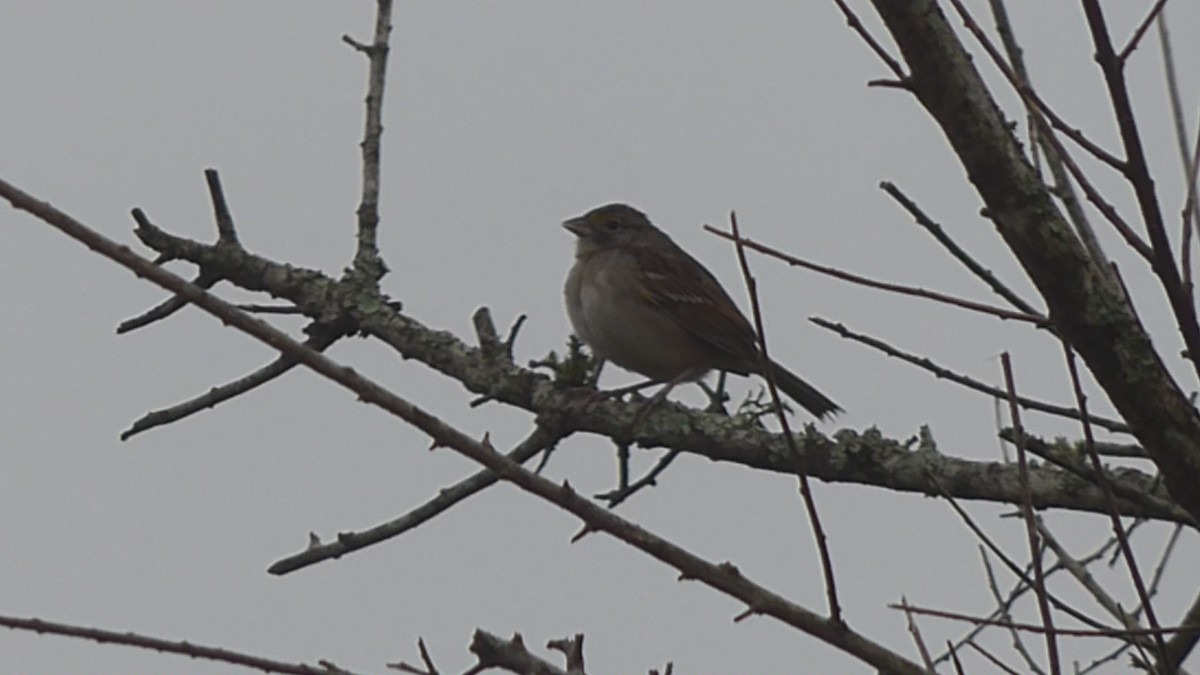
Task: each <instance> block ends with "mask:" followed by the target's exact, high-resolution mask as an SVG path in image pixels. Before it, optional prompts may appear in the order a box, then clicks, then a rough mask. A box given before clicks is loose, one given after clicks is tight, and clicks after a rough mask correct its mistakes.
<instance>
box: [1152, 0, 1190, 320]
mask: <svg viewBox="0 0 1200 675" xmlns="http://www.w3.org/2000/svg"><path fill="white" fill-rule="evenodd" d="M1155 24H1156V25H1157V26H1158V45H1159V52H1160V53H1161V55H1162V62H1163V75H1164V76H1165V77H1166V80H1167V100H1168V101H1169V102H1170V105H1171V124H1172V126H1173V127H1174V129H1175V143H1176V145H1177V147H1178V149H1179V162H1180V164H1181V165H1182V166H1183V175H1184V176H1186V177H1187V188H1186V192H1187V195H1188V198H1187V199H1186V200H1185V202H1184V210H1183V237H1182V240H1183V242H1182V244H1181V245H1180V248H1181V251H1180V253H1179V257H1180V265H1179V266H1180V268H1182V270H1183V285H1184V287H1185V288H1186V290H1187V292H1188V297H1189V298H1192V297H1194V295H1193V294H1194V291H1195V285H1194V284H1193V282H1192V245H1193V242H1194V240H1195V238H1194V227H1200V205H1198V204H1197V203H1196V165H1197V164H1198V163H1200V161H1198V160H1200V134H1197V142H1196V149H1195V151H1193V152H1191V153H1189V152H1188V147H1189V146H1190V145H1191V144H1190V143H1189V142H1188V132H1187V125H1186V124H1185V123H1184V118H1183V102H1182V101H1181V97H1180V94H1179V78H1178V77H1177V76H1176V74H1175V54H1174V52H1173V50H1172V49H1171V32H1170V30H1168V28H1167V12H1166V10H1165V9H1163V10H1161V11H1159V13H1158V16H1157V18H1156V20H1155Z"/></svg>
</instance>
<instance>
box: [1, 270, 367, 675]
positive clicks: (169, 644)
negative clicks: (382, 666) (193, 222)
mask: <svg viewBox="0 0 1200 675" xmlns="http://www.w3.org/2000/svg"><path fill="white" fill-rule="evenodd" d="M181 281H182V280H181ZM0 626H5V627H7V628H13V629H16V630H26V631H32V632H34V633H48V634H51V635H62V636H65V637H74V638H83V639H84V640H92V641H94V642H98V643H100V644H114V645H123V646H126V647H136V648H138V649H148V650H151V651H156V652H163V653H166V654H179V655H181V656H187V657H188V658H193V659H205V660H208V661H217V662H220V663H229V664H232V665H236V666H242V667H245V668H253V669H255V670H261V671H263V672H267V673H288V674H291V675H353V674H352V673H351V672H350V671H348V670H342V669H341V668H338V667H336V666H334V665H333V664H331V663H329V662H326V661H322V662H321V665H320V666H310V665H308V664H304V663H287V662H285V661H275V660H273V659H267V658H263V657H261V656H253V655H250V654H245V653H243V652H235V651H232V650H229V649H222V648H220V647H205V646H204V645H198V644H193V643H191V642H187V641H180V640H164V639H162V638H155V637H150V636H147V635H139V634H137V633H130V632H120V633H118V632H116V631H111V630H102V629H100V628H88V627H86V626H74V625H71V624H66V623H58V622H55V621H43V620H41V619H22V618H19V617H13V616H0Z"/></svg>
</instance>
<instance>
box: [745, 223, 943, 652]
mask: <svg viewBox="0 0 1200 675" xmlns="http://www.w3.org/2000/svg"><path fill="white" fill-rule="evenodd" d="M729 230H730V232H729V233H730V234H731V235H732V237H733V244H734V248H735V249H736V250H737V258H738V265H739V266H740V267H741V269H742V278H743V279H745V281H746V289H747V290H748V291H749V292H750V307H751V309H752V310H753V313H754V330H755V332H756V333H757V334H758V352H759V358H760V359H762V371H763V372H764V373H766V376H767V388H768V390H770V392H771V402H772V403H773V404H774V407H775V414H776V417H778V419H779V426H780V428H781V429H782V430H783V439H784V441H786V442H787V444H788V450H789V452H788V456H789V457H791V458H792V459H793V460H794V461H795V462H796V476H797V477H798V478H799V482H800V497H801V499H803V501H804V510H805V512H806V513H807V514H808V522H809V523H810V524H811V525H812V531H813V538H814V539H816V541H817V553H818V555H819V556H820V559H821V571H822V573H823V574H824V576H825V596H826V600H827V601H828V603H829V616H830V618H831V619H833V621H834V622H835V623H841V622H842V606H841V603H840V602H838V593H837V581H836V580H835V579H834V575H833V557H832V556H830V555H829V542H828V541H827V539H826V537H825V528H824V527H822V526H821V518H820V516H819V515H818V514H817V502H816V499H815V498H814V497H813V494H812V490H811V489H810V488H809V485H808V475H807V473H806V471H805V467H804V462H803V457H804V456H803V455H802V454H800V450H799V449H798V448H797V447H796V438H795V436H793V435H792V428H791V425H789V424H788V420H787V415H786V414H784V412H783V401H782V400H780V398H779V388H778V387H777V386H776V384H775V366H774V364H773V363H772V361H771V357H770V354H769V353H768V352H767V333H766V329H765V328H764V327H763V320H762V308H761V307H760V306H759V302H758V282H756V281H755V280H754V275H752V274H751V273H750V262H749V261H748V260H746V240H745V239H743V238H742V235H741V233H740V232H738V224H737V214H735V213H733V212H732V211H731V212H730V213H729ZM926 657H928V655H926Z"/></svg>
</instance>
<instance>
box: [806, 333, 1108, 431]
mask: <svg viewBox="0 0 1200 675" xmlns="http://www.w3.org/2000/svg"><path fill="white" fill-rule="evenodd" d="M808 320H809V321H811V322H813V323H815V324H816V325H818V326H820V327H821V328H824V329H826V330H830V331H833V332H834V333H837V334H838V335H840V336H842V337H844V338H847V339H850V340H854V341H855V342H861V343H862V344H864V345H867V346H868V347H873V348H875V349H878V350H879V351H881V352H883V353H884V354H887V355H888V356H894V357H896V358H898V359H900V360H901V361H905V362H907V363H911V364H912V365H914V366H918V367H920V368H924V369H925V370H928V371H929V372H931V373H933V374H934V375H935V376H936V377H938V378H941V379H945V380H950V381H951V382H953V383H955V384H958V385H962V386H964V387H966V388H968V389H972V390H975V391H978V392H980V393H983V394H987V395H988V396H991V397H993V398H997V399H1004V398H1005V393H1004V390H1003V389H998V388H996V387H993V386H991V385H990V384H987V383H985V382H981V381H979V380H976V379H975V378H972V377H968V376H966V375H962V374H960V373H956V372H954V371H952V370H950V369H948V368H943V367H942V366H939V365H937V364H936V363H934V362H933V361H932V360H930V359H929V358H928V357H924V356H916V355H914V354H909V353H908V352H904V351H901V350H899V349H896V348H895V347H893V346H891V345H889V344H888V343H886V342H883V341H882V340H877V339H875V338H873V337H871V336H869V335H864V334H862V333H856V332H854V331H852V330H850V329H849V328H846V326H845V325H843V324H840V323H834V322H832V321H828V320H826V319H822V318H821V317H817V316H814V317H809V319H808ZM1017 403H1020V404H1021V407H1023V408H1025V409H1026V410H1036V411H1038V412H1044V413H1049V414H1051V415H1058V416H1060V417H1067V418H1070V419H1079V411H1078V410H1076V409H1074V408H1067V407H1065V406H1059V405H1054V404H1052V403H1045V402H1043V401H1038V400H1035V399H1031V398H1027V397H1025V396H1018V397H1017ZM1091 421H1092V424H1095V425H1096V426H1100V427H1104V428H1105V429H1108V430H1109V431H1115V432H1119V433H1130V429H1129V425H1127V424H1125V423H1124V422H1121V421H1118V420H1113V419H1107V418H1104V417H1094V416H1093V417H1092V418H1091Z"/></svg>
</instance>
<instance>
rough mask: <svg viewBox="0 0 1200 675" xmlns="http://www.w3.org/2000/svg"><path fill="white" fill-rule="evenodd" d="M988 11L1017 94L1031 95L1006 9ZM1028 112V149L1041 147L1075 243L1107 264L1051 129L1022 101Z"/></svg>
mask: <svg viewBox="0 0 1200 675" xmlns="http://www.w3.org/2000/svg"><path fill="white" fill-rule="evenodd" d="M989 4H990V5H991V8H992V18H993V19H994V20H995V22H996V32H997V33H999V35H1000V42H1001V44H1003V45H1004V51H1005V53H1006V54H1008V61H1009V63H1010V64H1012V74H1013V77H1014V78H1015V80H1016V82H1015V84H1016V88H1017V90H1018V92H1020V91H1021V90H1022V89H1025V90H1027V91H1028V92H1030V93H1032V92H1033V80H1032V79H1031V78H1030V77H1029V70H1028V69H1027V68H1026V67H1025V56H1024V52H1023V51H1022V49H1021V47H1020V45H1019V44H1017V37H1016V34H1015V33H1014V32H1013V29H1012V22H1011V21H1009V19H1008V9H1007V8H1006V7H1005V6H1004V2H1003V0H989ZM1026 109H1027V111H1028V119H1029V124H1030V129H1029V131H1030V133H1031V134H1033V135H1034V136H1035V138H1036V139H1037V141H1036V143H1037V144H1036V145H1035V146H1033V147H1032V149H1036V148H1037V147H1041V149H1042V152H1043V153H1045V156H1046V166H1047V167H1048V168H1049V169H1050V175H1051V176H1053V177H1054V192H1055V196H1057V197H1058V199H1059V201H1060V202H1062V205H1063V208H1065V209H1066V212H1067V217H1068V218H1069V219H1070V220H1071V224H1072V225H1073V226H1075V232H1076V233H1077V234H1078V235H1079V240H1080V241H1082V242H1083V246H1084V248H1086V249H1087V252H1088V254H1090V255H1091V256H1092V259H1093V260H1095V261H1096V262H1097V263H1099V264H1100V265H1102V266H1106V265H1107V264H1108V257H1107V256H1106V255H1105V254H1104V249H1103V248H1101V246H1100V240H1099V239H1098V238H1097V237H1096V232H1095V230H1093V229H1092V225H1091V223H1090V222H1089V221H1088V218H1087V213H1085V212H1084V210H1083V204H1081V203H1080V201H1079V197H1078V195H1077V194H1076V193H1075V188H1073V187H1072V186H1071V179H1070V177H1069V176H1068V175H1067V169H1066V167H1065V166H1064V162H1063V158H1062V155H1061V154H1060V153H1059V148H1058V147H1057V144H1056V143H1055V142H1054V139H1053V134H1054V130H1053V127H1052V126H1051V125H1049V124H1047V123H1046V121H1045V120H1044V119H1043V118H1042V113H1041V112H1040V111H1039V110H1038V106H1037V105H1036V104H1035V103H1033V102H1032V101H1027V102H1026Z"/></svg>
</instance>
